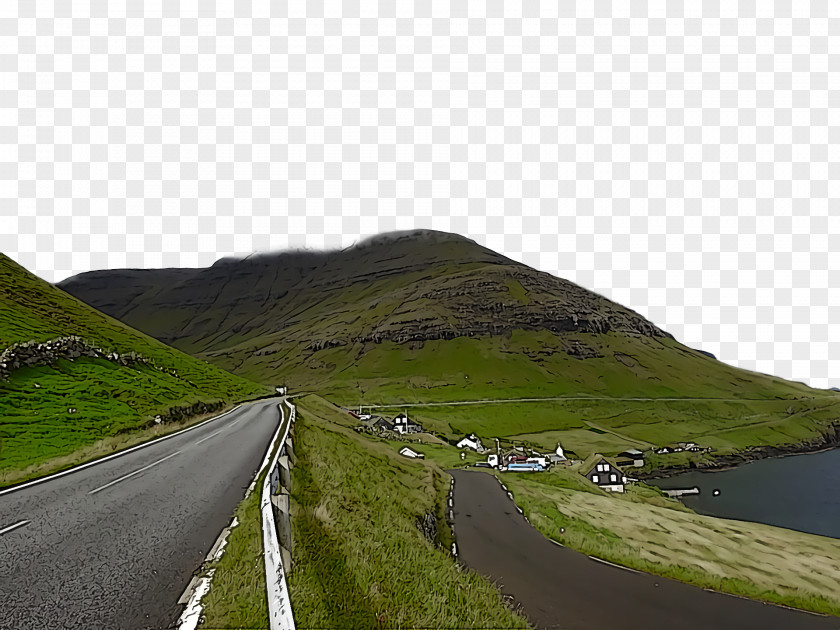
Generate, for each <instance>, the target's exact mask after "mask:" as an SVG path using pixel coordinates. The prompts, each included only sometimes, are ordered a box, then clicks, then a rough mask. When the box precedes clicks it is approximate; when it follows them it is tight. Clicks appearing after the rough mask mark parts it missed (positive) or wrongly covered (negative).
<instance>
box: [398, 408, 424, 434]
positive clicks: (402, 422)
mask: <svg viewBox="0 0 840 630" xmlns="http://www.w3.org/2000/svg"><path fill="white" fill-rule="evenodd" d="M394 431H396V432H397V433H399V434H401V435H407V434H409V433H422V432H423V427H421V426H420V425H419V424H417V423H416V422H414V421H413V420H409V419H408V416H407V415H406V414H404V413H401V414H400V415H398V416H397V417H396V418H394Z"/></svg>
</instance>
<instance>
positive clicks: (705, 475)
mask: <svg viewBox="0 0 840 630" xmlns="http://www.w3.org/2000/svg"><path fill="white" fill-rule="evenodd" d="M650 483H652V484H654V485H656V486H659V487H660V488H663V489H667V488H691V487H693V486H697V487H698V488H700V494H699V495H687V496H684V497H682V500H683V502H684V503H685V504H686V505H687V506H689V507H690V508H692V509H694V510H695V511H697V512H699V513H701V514H708V515H711V516H722V517H724V518H734V519H739V520H744V521H756V522H759V523H767V524H768V525H775V526H777V527H786V528H788V529H796V530H799V531H802V532H809V533H812V534H819V535H821V536H831V537H832V538H840V449H832V450H829V451H824V452H822V453H812V454H808V455H793V456H790V457H780V458H773V459H762V460H759V461H755V462H750V463H748V464H743V465H741V466H738V467H737V468H732V469H729V470H720V471H715V472H697V471H692V472H687V473H682V474H679V475H675V476H673V477H668V478H667V479H655V480H652V481H651V482H650ZM715 490H720V494H719V495H718V496H714V491H715Z"/></svg>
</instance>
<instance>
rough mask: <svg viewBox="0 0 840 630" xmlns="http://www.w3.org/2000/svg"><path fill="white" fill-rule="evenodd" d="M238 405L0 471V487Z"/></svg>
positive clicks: (154, 436) (167, 432)
mask: <svg viewBox="0 0 840 630" xmlns="http://www.w3.org/2000/svg"><path fill="white" fill-rule="evenodd" d="M235 406H236V405H235V404H233V403H231V404H229V405H226V406H225V407H224V408H223V409H220V410H219V411H214V412H213V413H207V414H201V415H198V416H193V417H191V418H187V419H184V420H181V421H178V422H168V423H166V424H155V425H153V426H151V427H148V428H145V429H136V430H134V431H128V432H123V433H119V434H118V435H114V436H110V437H106V438H102V439H100V440H97V441H95V442H93V443H92V444H88V445H86V446H81V447H79V448H75V450H72V451H71V452H69V453H67V454H65V455H60V456H57V457H51V458H49V459H45V460H43V461H38V462H36V463H33V464H30V465H28V466H25V467H22V468H12V469H10V470H0V488H2V487H5V486H10V485H12V484H16V483H23V482H25V481H29V480H31V479H36V478H38V477H43V476H46V475H49V474H53V473H56V472H60V471H62V470H66V469H68V468H72V467H73V466H78V465H80V464H84V463H86V462H89V461H93V460H95V459H99V458H101V457H106V456H107V455H112V454H114V453H116V452H117V451H121V450H125V449H127V448H131V447H132V446H137V445H138V444H143V443H145V442H150V441H152V440H156V439H157V438H160V437H164V436H166V435H170V434H172V433H176V432H178V431H181V430H182V429H186V428H187V427H190V426H193V425H196V424H199V423H200V422H203V421H204V420H207V419H208V418H212V417H214V416H218V415H221V414H222V413H224V412H226V411H228V410H230V409H232V408H233V407H235Z"/></svg>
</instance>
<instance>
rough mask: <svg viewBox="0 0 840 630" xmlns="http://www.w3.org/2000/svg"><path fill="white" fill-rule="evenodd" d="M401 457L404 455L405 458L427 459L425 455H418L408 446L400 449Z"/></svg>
mask: <svg viewBox="0 0 840 630" xmlns="http://www.w3.org/2000/svg"><path fill="white" fill-rule="evenodd" d="M400 455H403V456H404V457H409V458H411V459H425V458H426V456H425V455H424V454H423V453H418V452H417V451H415V450H414V449H411V448H409V447H407V446H403V447H402V448H401V449H400Z"/></svg>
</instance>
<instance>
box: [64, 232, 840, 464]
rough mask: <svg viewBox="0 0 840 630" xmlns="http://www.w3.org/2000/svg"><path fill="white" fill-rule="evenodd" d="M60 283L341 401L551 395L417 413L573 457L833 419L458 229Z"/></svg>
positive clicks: (814, 400)
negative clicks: (555, 446) (555, 447)
mask: <svg viewBox="0 0 840 630" xmlns="http://www.w3.org/2000/svg"><path fill="white" fill-rule="evenodd" d="M62 286H64V287H66V288H67V290H69V291H71V292H74V294H76V295H79V296H80V297H82V298H83V299H85V300H88V301H89V302H90V303H91V304H93V305H94V306H97V307H100V308H103V309H104V310H105V311H106V312H111V313H114V314H115V315H118V316H119V317H121V318H123V319H124V321H126V322H128V323H130V324H132V325H134V326H136V327H138V328H139V329H142V330H145V331H147V332H149V333H150V334H153V335H155V336H156V337H159V338H161V339H165V340H167V341H171V342H172V343H173V344H175V345H176V346H178V347H180V348H182V349H184V350H186V351H188V352H191V353H194V354H195V355H196V356H199V357H200V358H204V359H206V360H209V361H211V362H213V363H214V364H216V365H219V366H221V367H223V368H225V369H228V370H231V371H233V372H235V373H237V374H240V375H242V376H245V377H247V378H250V379H253V380H256V381H261V382H266V383H275V382H277V381H278V380H281V381H284V382H285V383H286V384H288V385H289V386H290V387H292V388H293V389H294V390H298V391H300V390H304V391H316V392H320V393H322V394H324V395H327V396H329V397H330V398H331V399H333V400H335V401H337V402H340V403H341V404H344V405H347V406H350V405H353V406H356V405H383V404H385V405H399V404H402V403H429V402H448V401H469V400H498V399H515V398H541V399H542V398H557V397H563V398H565V399H566V400H563V401H553V402H552V403H551V404H547V403H528V404H523V405H520V406H519V407H515V406H510V404H506V405H504V406H501V405H499V406H495V407H486V408H484V409H482V412H483V413H482V415H481V417H480V418H477V417H476V416H475V414H472V415H470V416H469V418H467V419H463V418H461V416H462V415H463V414H462V413H461V412H460V411H459V410H458V409H455V408H451V409H449V408H439V407H438V408H424V409H423V410H422V412H420V411H418V413H421V415H422V416H423V418H425V419H426V420H427V421H428V422H430V423H431V424H432V425H433V426H435V428H436V429H437V430H439V431H441V432H442V433H446V434H449V435H454V434H457V433H461V432H465V431H466V432H469V431H476V432H479V433H480V434H481V435H483V436H485V437H516V438H517V439H522V440H527V441H530V442H532V443H534V444H537V445H540V446H541V447H547V446H550V445H551V444H552V443H556V442H557V441H562V442H564V443H568V445H569V448H572V449H575V450H578V449H580V450H581V451H582V452H583V453H586V452H589V451H592V450H602V451H607V452H618V451H621V450H624V449H625V448H627V447H628V446H646V445H647V446H649V445H655V444H664V443H668V442H673V441H697V440H698V439H700V438H702V439H703V440H704V441H705V443H706V444H707V445H708V446H712V447H715V448H717V449H719V451H721V452H723V451H727V450H734V449H739V448H744V447H748V446H758V445H777V444H784V443H793V442H800V441H802V440H805V439H810V438H814V437H815V436H819V435H820V433H821V432H822V431H823V430H824V429H825V427H827V426H828V425H829V424H831V423H832V422H836V421H840V413H838V412H837V410H836V409H837V408H836V404H835V403H836V402H837V401H840V394H838V393H837V392H828V391H824V390H814V389H811V388H809V387H807V386H805V385H803V384H801V383H793V382H789V381H785V380H783V379H780V378H776V377H773V376H770V375H765V374H758V373H755V372H749V371H746V370H741V369H738V368H734V367H732V366H729V365H727V364H724V363H721V362H720V361H717V360H715V359H714V358H712V357H710V356H708V355H707V354H705V353H703V352H700V351H698V350H694V349H691V348H688V347H686V346H684V345H683V344H681V343H679V342H678V341H676V340H674V339H673V338H672V337H671V336H670V335H668V334H667V333H665V332H663V331H662V330H660V329H659V328H657V327H656V326H655V325H654V324H652V323H651V322H649V321H647V320H645V319H644V318H642V317H641V316H639V315H638V314H637V313H634V312H633V311H631V310H629V309H627V308H625V307H622V306H620V305H618V304H615V303H614V302H611V301H610V300H607V299H605V298H604V297H602V296H599V295H597V294H595V293H592V292H590V291H587V290H585V289H583V288H582V287H579V286H577V285H574V284H573V283H570V282H567V281H565V280H562V279H559V278H554V277H552V276H550V275H549V274H545V273H542V272H538V271H536V270H533V269H530V268H528V267H526V266H525V265H522V264H520V263H516V262H515V261H512V260H510V259H507V258H505V257H503V256H501V255H499V254H496V253H495V252H492V251H490V250H487V249H486V248H483V247H480V246H478V245H477V244H476V243H474V242H472V241H469V240H467V239H465V238H462V237H459V236H457V235H451V234H441V233H421V234H409V235H405V234H403V235H396V236H394V235H391V236H386V237H383V238H381V239H379V240H375V241H372V242H369V243H366V244H363V245H361V246H358V247H354V248H350V249H347V250H343V251H340V252H324V253H319V254H300V253H297V254H277V255H273V256H264V257H255V258H249V259H246V260H241V261H235V260H223V261H219V262H218V263H216V264H215V265H213V267H210V268H209V269H204V270H181V272H179V273H178V274H175V272H174V271H173V270H158V271H130V270H121V271H111V272H94V273H90V274H83V275H81V276H78V277H77V278H72V279H70V280H68V281H67V282H65V283H62ZM123 287H128V288H124V289H123ZM578 398H598V399H599V400H577V399H578ZM626 398H641V399H645V400H640V401H631V400H623V399H626ZM650 399H656V401H655V402H652V401H651V400H650ZM667 399H680V400H667ZM593 424H594V425H596V426H593ZM666 463H667V462H666Z"/></svg>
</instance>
